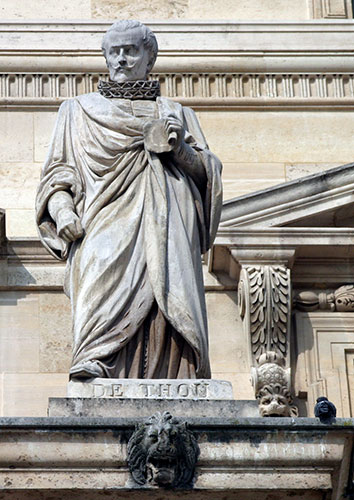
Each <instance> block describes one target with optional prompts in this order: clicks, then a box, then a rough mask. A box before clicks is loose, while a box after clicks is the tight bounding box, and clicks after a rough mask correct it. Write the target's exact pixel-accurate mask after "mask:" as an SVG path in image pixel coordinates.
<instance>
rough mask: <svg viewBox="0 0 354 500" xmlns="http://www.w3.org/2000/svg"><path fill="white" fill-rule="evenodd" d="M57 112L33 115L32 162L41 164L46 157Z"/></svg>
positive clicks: (42, 112) (43, 112)
mask: <svg viewBox="0 0 354 500" xmlns="http://www.w3.org/2000/svg"><path fill="white" fill-rule="evenodd" d="M57 115H58V112H57V111H40V112H37V113H34V116H33V120H34V161H36V162H40V163H41V164H42V163H43V162H44V160H45V159H46V157H47V153H48V148H49V144H50V140H51V137H52V135H53V131H54V125H55V120H56V117H57Z"/></svg>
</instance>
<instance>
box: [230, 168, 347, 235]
mask: <svg viewBox="0 0 354 500" xmlns="http://www.w3.org/2000/svg"><path fill="white" fill-rule="evenodd" d="M246 227H247V228H255V229H256V228H259V229H265V228H272V227H274V228H277V227H279V228H280V227H322V228H323V227H337V228H344V227H347V228H351V227H354V163H350V164H348V165H343V166H340V167H336V168H331V169H329V170H325V171H323V172H320V173H317V174H313V175H309V176H307V177H302V178H300V179H297V180H295V181H291V182H285V183H283V184H279V185H277V186H274V187H271V188H268V189H265V190H262V191H257V192H255V193H251V194H248V195H244V196H240V197H237V198H233V199H231V200H226V201H225V202H224V205H223V212H222V217H221V223H220V229H226V228H230V229H231V228H246Z"/></svg>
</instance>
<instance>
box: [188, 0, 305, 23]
mask: <svg viewBox="0 0 354 500" xmlns="http://www.w3.org/2000/svg"><path fill="white" fill-rule="evenodd" d="M215 13H217V16H215ZM230 13H232V18H233V19H238V20H240V21H241V20H243V21H249V20H251V19H252V20H253V21H256V20H260V21H271V20H278V19H279V20H289V21H293V20H294V19H296V20H304V19H309V11H308V2H307V1H306V0H298V1H297V2H290V3H289V2H284V0H275V1H274V0H253V1H252V2H250V1H249V0H238V1H237V2H234V1H233V0H226V1H223V0H218V1H217V2H202V1H201V0H190V1H189V10H188V17H189V18H190V19H215V17H217V19H227V20H229V19H230Z"/></svg>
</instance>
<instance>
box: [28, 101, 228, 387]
mask: <svg viewBox="0 0 354 500" xmlns="http://www.w3.org/2000/svg"><path fill="white" fill-rule="evenodd" d="M157 107H158V112H159V117H160V118H167V117H168V116H177V117H178V118H179V119H180V120H182V121H183V122H184V124H185V127H186V129H187V132H186V136H185V140H186V142H188V143H189V144H190V145H191V147H193V148H194V149H195V151H197V152H198V155H199V159H200V165H201V168H204V169H205V172H206V176H207V186H206V189H205V190H204V191H203V192H200V190H199V189H198V188H197V186H196V184H195V183H194V181H193V180H192V179H191V178H190V177H189V176H188V175H187V174H186V173H185V172H184V170H183V169H182V168H181V167H178V166H177V165H175V164H174V163H173V161H172V159H171V157H168V155H163V156H159V155H156V154H154V153H150V152H149V151H145V149H144V139H143V127H144V123H145V122H144V119H142V118H139V117H135V116H133V115H132V114H130V113H128V112H126V111H124V110H123V109H122V108H121V107H120V106H119V105H117V104H114V103H113V102H111V101H110V100H108V99H106V98H104V97H102V96H101V95H100V94H96V93H92V94H87V95H83V96H80V97H77V98H74V99H69V100H68V101H66V102H65V103H64V104H63V105H62V106H61V108H60V111H59V114H58V119H57V123H56V127H55V131H54V135H53V139H52V143H51V146H50V150H49V154H48V157H47V160H46V163H45V165H44V167H43V172H42V180H41V183H40V186H39V190H38V196H37V223H38V228H39V233H40V237H41V240H42V242H43V244H44V245H45V246H46V247H47V248H48V250H49V251H50V252H51V253H52V254H53V255H55V257H57V258H59V259H66V258H67V257H68V265H67V279H66V290H67V293H68V294H69V295H70V299H71V304H72V316H73V333H74V347H73V365H72V370H75V367H77V366H78V365H80V364H83V363H85V362H90V361H92V360H94V361H98V362H99V363H101V364H102V365H103V366H104V362H105V359H108V358H109V357H111V356H112V355H113V354H114V353H117V352H119V350H120V349H122V347H124V346H126V345H127V343H129V342H130V341H131V340H132V338H133V337H134V335H135V334H136V332H137V331H138V330H139V328H140V326H141V325H142V324H143V322H144V319H145V318H146V317H147V315H148V314H149V311H150V310H151V307H152V305H153V303H154V301H156V302H157V304H158V308H159V309H160V310H161V312H162V314H163V316H164V317H165V318H166V320H167V321H168V322H169V323H170V324H171V325H172V326H173V328H174V329H175V330H176V331H177V332H179V333H180V334H181V335H182V337H183V338H184V339H185V340H186V341H187V342H188V344H189V345H190V346H191V347H192V349H193V351H194V353H195V358H196V361H197V367H196V374H197V376H198V377H209V376H210V367H209V360H208V338H207V319H206V308H205V299H204V287H203V277H202V266H201V257H200V256H201V253H204V252H206V251H207V250H208V248H209V247H210V245H211V244H212V242H213V240H214V237H215V234H216V230H217V225H218V222H219V218H220V211H221V180H220V172H221V164H220V162H219V161H218V159H217V158H216V157H215V156H214V155H213V154H212V153H211V152H210V151H209V150H208V147H207V145H206V143H205V139H204V137H203V134H202V132H201V130H200V127H199V124H198V121H197V119H196V117H195V115H194V113H193V112H192V110H189V109H188V108H182V106H180V105H179V104H178V103H175V102H172V101H169V100H167V99H165V98H158V100H157ZM59 190H64V191H67V192H69V193H70V194H71V195H72V198H73V201H74V206H75V209H76V211H77V213H78V215H79V216H80V218H81V221H82V225H83V229H84V236H83V237H82V238H81V239H80V240H78V241H76V242H74V243H73V244H71V245H68V244H67V243H66V242H64V241H63V240H62V239H61V238H59V236H58V235H57V233H56V228H55V222H54V221H53V220H52V219H51V217H50V214H49V212H48V209H47V203H48V200H49V198H50V197H51V196H52V194H54V193H55V192H56V191H59Z"/></svg>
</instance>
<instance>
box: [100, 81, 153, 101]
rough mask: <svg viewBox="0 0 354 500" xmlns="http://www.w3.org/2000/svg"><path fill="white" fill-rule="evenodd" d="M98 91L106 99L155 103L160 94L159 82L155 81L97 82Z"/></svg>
mask: <svg viewBox="0 0 354 500" xmlns="http://www.w3.org/2000/svg"><path fill="white" fill-rule="evenodd" d="M98 91H99V93H100V94H101V95H103V96H104V97H108V98H120V99H147V100H151V101H155V100H156V97H159V96H160V95H161V94H160V82H158V81H157V80H136V81H132V82H124V83H118V82H112V81H111V80H109V81H108V82H105V81H103V80H100V81H99V82H98Z"/></svg>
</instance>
